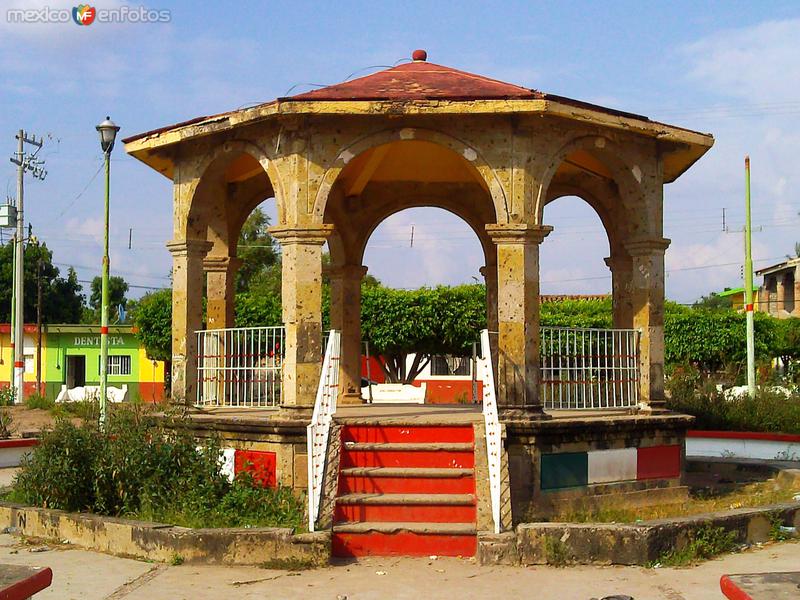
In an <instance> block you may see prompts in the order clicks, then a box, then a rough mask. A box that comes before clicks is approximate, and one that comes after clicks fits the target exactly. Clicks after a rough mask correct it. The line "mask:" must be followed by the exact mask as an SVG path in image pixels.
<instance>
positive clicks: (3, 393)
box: [0, 386, 15, 406]
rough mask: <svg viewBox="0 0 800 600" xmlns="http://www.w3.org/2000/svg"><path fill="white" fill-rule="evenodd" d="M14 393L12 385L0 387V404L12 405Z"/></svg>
mask: <svg viewBox="0 0 800 600" xmlns="http://www.w3.org/2000/svg"><path fill="white" fill-rule="evenodd" d="M14 395H15V392H14V388H13V387H11V386H8V387H2V388H0V406H14Z"/></svg>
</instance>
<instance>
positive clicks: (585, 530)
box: [477, 502, 800, 565]
mask: <svg viewBox="0 0 800 600" xmlns="http://www.w3.org/2000/svg"><path fill="white" fill-rule="evenodd" d="M776 519H780V521H781V522H782V523H783V524H784V525H789V526H794V527H797V528H798V529H800V502H790V503H785V504H773V505H770V506H764V507H761V508H741V509H735V510H729V511H722V512H715V513H708V514H702V515H695V516H692V517H679V518H675V519H659V520H653V521H643V522H640V523H633V524H618V523H522V524H520V525H518V526H517V527H516V530H515V531H509V532H506V533H502V534H499V535H495V534H487V533H479V534H478V553H477V559H478V562H479V563H480V564H483V565H496V564H505V565H539V564H559V565H560V564H597V565H610V564H616V565H647V564H652V563H654V562H656V561H658V560H659V558H660V557H661V556H662V555H663V554H665V553H666V552H669V551H671V550H675V549H677V550H680V549H682V548H683V547H685V546H686V544H687V543H688V542H689V541H690V540H691V538H692V536H693V535H694V534H695V533H696V532H697V531H698V530H700V529H702V528H704V527H721V528H723V529H724V530H725V531H733V532H735V534H736V536H735V539H736V542H738V543H740V544H754V543H760V542H766V541H768V540H769V539H770V531H771V529H772V523H773V521H774V520H776Z"/></svg>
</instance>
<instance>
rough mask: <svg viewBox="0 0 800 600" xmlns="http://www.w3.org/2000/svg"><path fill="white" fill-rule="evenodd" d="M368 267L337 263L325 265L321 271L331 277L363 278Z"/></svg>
mask: <svg viewBox="0 0 800 600" xmlns="http://www.w3.org/2000/svg"><path fill="white" fill-rule="evenodd" d="M368 270H369V267H365V266H364V265H339V266H332V265H328V266H326V267H325V268H324V269H323V270H322V272H323V273H325V274H326V275H328V277H330V278H331V279H358V280H361V279H364V277H365V276H366V275H367V271H368Z"/></svg>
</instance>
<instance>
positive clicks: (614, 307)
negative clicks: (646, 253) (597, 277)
mask: <svg viewBox="0 0 800 600" xmlns="http://www.w3.org/2000/svg"><path fill="white" fill-rule="evenodd" d="M605 262H606V264H607V265H608V268H609V269H611V311H612V322H613V326H614V328H615V329H631V328H632V327H633V299H632V297H631V291H632V279H633V259H632V258H631V257H630V255H628V254H613V255H612V256H610V257H608V258H606V259H605Z"/></svg>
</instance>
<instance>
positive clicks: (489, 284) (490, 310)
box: [480, 263, 498, 374]
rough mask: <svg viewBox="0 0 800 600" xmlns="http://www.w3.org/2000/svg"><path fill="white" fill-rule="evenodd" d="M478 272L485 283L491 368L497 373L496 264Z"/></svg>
mask: <svg viewBox="0 0 800 600" xmlns="http://www.w3.org/2000/svg"><path fill="white" fill-rule="evenodd" d="M480 273H481V275H483V279H484V282H485V285H486V328H487V329H488V330H489V348H490V351H491V353H492V370H493V372H494V373H495V374H497V335H498V334H497V264H495V263H490V264H488V265H486V266H484V267H481V268H480Z"/></svg>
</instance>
